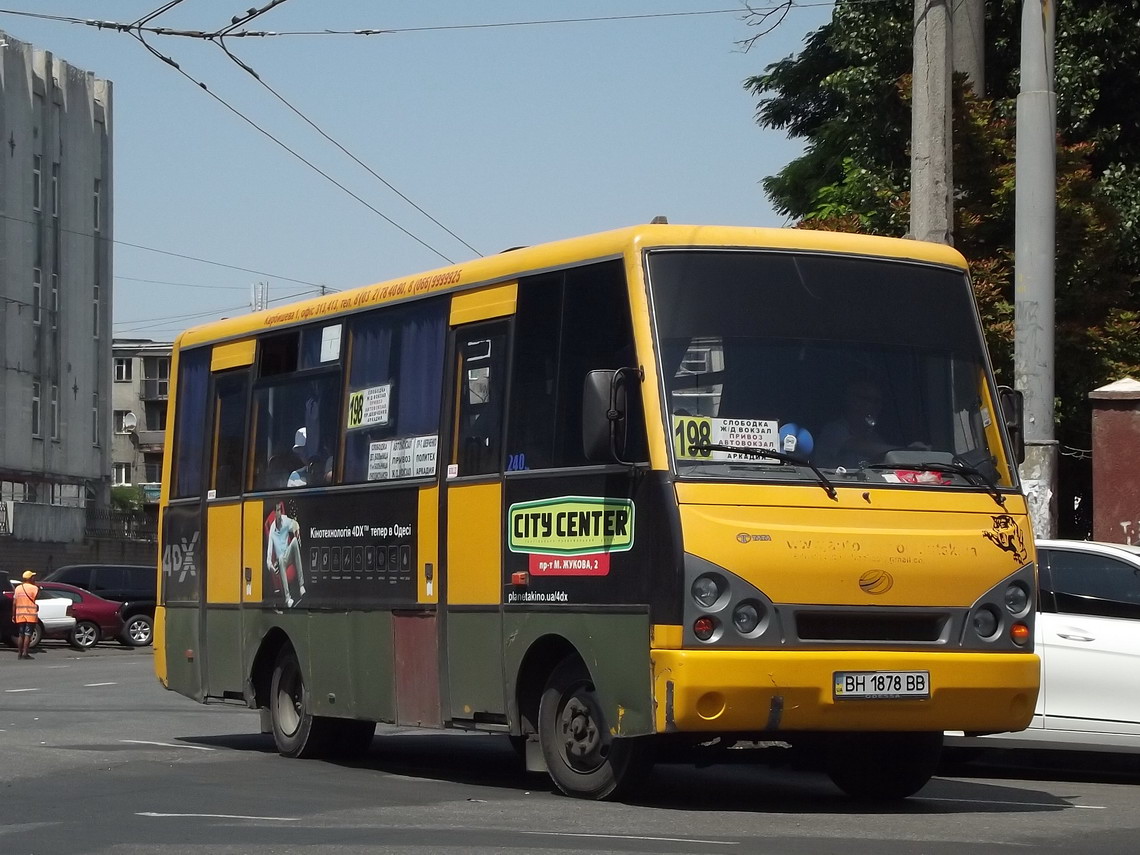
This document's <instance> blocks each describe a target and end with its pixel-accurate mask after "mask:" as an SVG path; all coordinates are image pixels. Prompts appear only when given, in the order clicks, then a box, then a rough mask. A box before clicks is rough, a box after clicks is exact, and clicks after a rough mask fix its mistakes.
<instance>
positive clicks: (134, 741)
mask: <svg viewBox="0 0 1140 855" xmlns="http://www.w3.org/2000/svg"><path fill="white" fill-rule="evenodd" d="M119 742H129V743H130V744H131V745H158V746H161V747H162V748H190V749H192V750H194V751H214V750H216V749H214V748H207V747H206V746H205V745H178V744H176V743H173V742H151V741H149V740H146V739H120V740H119ZM191 815H192V814H187V816H191ZM171 816H174V814H171Z"/></svg>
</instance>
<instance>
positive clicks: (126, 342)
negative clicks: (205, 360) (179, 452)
mask: <svg viewBox="0 0 1140 855" xmlns="http://www.w3.org/2000/svg"><path fill="white" fill-rule="evenodd" d="M172 346H173V345H172V343H171V342H168V341H151V340H150V339H128V338H117V339H115V340H114V344H113V347H112V357H111V359H112V371H111V377H112V380H111V408H112V409H111V429H112V439H111V483H112V485H113V486H116V487H138V488H139V492H138V496H139V499H140V500H141V501H142V502H143V503H144V504H148V505H153V504H155V503H157V502H158V491H159V487H160V486H161V481H162V451H163V446H164V445H165V437H166V399H167V397H168V396H169V393H170V353H171V349H172Z"/></svg>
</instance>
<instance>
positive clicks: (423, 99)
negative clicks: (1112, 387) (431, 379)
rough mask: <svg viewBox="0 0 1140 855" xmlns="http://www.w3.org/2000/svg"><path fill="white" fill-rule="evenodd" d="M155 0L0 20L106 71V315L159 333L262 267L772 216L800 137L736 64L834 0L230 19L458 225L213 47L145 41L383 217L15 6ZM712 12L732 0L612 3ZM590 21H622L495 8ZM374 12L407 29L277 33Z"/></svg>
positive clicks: (337, 265)
mask: <svg viewBox="0 0 1140 855" xmlns="http://www.w3.org/2000/svg"><path fill="white" fill-rule="evenodd" d="M269 1H270V0H253V2H252V3H251V2H250V0H183V2H181V3H178V4H177V5H176V7H175V8H172V9H170V10H169V11H167V12H165V13H164V14H162V15H161V16H159V17H158V18H156V19H155V20H153V21H152V22H151V25H158V26H164V27H171V28H178V29H188V30H204V31H216V30H218V29H220V28H222V27H224V26H226V25H228V24H229V22H230V19H231V18H232V17H233V16H234V15H237V14H242V13H244V12H245V10H247V9H249V8H251V6H256V7H258V8H261V7H263V6H265V5H266V4H267V3H268V2H269ZM776 2H777V0H753V2H752V4H751V5H752V6H753V8H756V9H762V8H765V7H766V6H769V5H775V4H776ZM164 5H167V4H166V3H163V2H160V0H0V8H3V9H4V10H8V11H5V12H0V29H3V30H4V31H5V32H7V33H9V34H10V35H12V36H14V37H15V38H17V39H19V40H21V41H25V42H30V43H32V44H34V45H35V46H36V47H38V48H42V49H46V50H50V51H52V52H53V53H54V54H55V55H56V56H58V57H59V58H61V59H63V60H66V61H67V62H69V63H71V64H72V65H75V66H78V67H79V68H82V69H84V70H86V71H91V72H93V73H95V74H96V75H97V76H99V77H102V78H106V79H109V80H111V81H113V83H114V119H113V133H114V153H115V156H114V160H115V163H114V169H115V174H114V210H115V223H114V228H115V231H114V236H115V239H116V241H117V243H116V245H115V257H114V267H115V292H114V324H115V335H116V336H117V337H143V338H154V339H171V338H173V337H174V336H175V335H176V334H177V332H178V331H179V330H181V329H183V328H184V327H186V326H190V325H193V324H195V323H199V322H201V321H205V320H211V319H214V318H218V317H224V316H232V315H234V314H237V313H240V312H242V311H248V309H249V303H250V289H251V286H252V284H253V283H255V282H268V283H269V294H270V298H271V300H273V301H274V303H275V304H277V303H279V302H282V301H284V300H285V299H286V298H287V297H290V296H292V295H298V294H306V295H307V294H312V293H316V289H317V287H318V286H322V285H323V286H327V287H328V288H336V289H346V288H352V287H356V286H358V285H365V284H368V283H371V282H376V281H380V280H383V279H389V278H392V277H397V276H402V275H405V274H409V273H413V272H417V271H421V270H427V269H431V268H435V267H439V266H441V265H445V264H447V263H448V262H447V261H445V259H444V257H446V259H450V260H451V261H456V262H458V261H463V260H466V259H469V258H472V257H474V256H475V255H476V254H477V253H479V254H483V255H487V254H491V253H495V252H498V251H501V250H503V249H505V248H507V247H511V246H518V245H523V244H534V243H540V242H543V241H547V240H555V239H559V238H563V237H570V236H573V235H578V234H587V233H590V232H596V231H603V230H606V229H610V228H616V227H620V226H625V225H630V224H633V223H638V222H648V221H649V220H650V219H652V218H653V217H654V216H657V215H664V216H667V217H668V218H669V221H670V222H674V223H723V224H732V225H758V226H780V225H783V224H784V223H783V222H782V220H781V218H780V217H779V216H777V215H776V214H775V213H774V212H773V211H772V209H771V206H770V205H769V203H768V200H767V198H766V197H765V195H764V192H763V188H762V187H761V186H760V183H759V182H760V181H761V180H762V179H763V178H764V177H765V176H767V175H770V174H772V173H774V172H776V171H778V170H779V169H780V168H782V167H783V165H784V164H785V163H787V162H788V160H790V159H791V158H793V157H795V156H796V155H797V154H798V153H799V151H800V147H799V145H798V143H795V142H792V141H789V140H787V139H786V138H785V137H784V136H783V134H781V133H776V132H772V131H766V130H761V129H760V128H759V127H758V126H757V125H756V124H755V121H754V113H755V108H756V104H755V99H754V98H753V97H752V96H751V95H749V94H748V93H747V92H746V91H745V90H744V88H743V85H742V83H743V81H744V79H745V78H746V77H748V76H749V75H751V74H756V73H759V72H761V71H762V70H763V69H764V68H765V66H767V65H768V64H770V63H772V62H775V61H777V60H779V59H782V58H784V57H786V56H789V55H791V54H793V53H797V52H798V51H799V50H800V48H801V46H802V43H803V39H804V36H805V35H806V34H807V33H809V32H810V31H812V30H814V29H816V28H817V27H819V26H820V25H822V24H823V23H825V22H826V21H827V20H828V19H829V17H830V14H831V4H830V3H829V2H823V0H797V6H796V8H793V9H792V10H791V11H790V12H789V14H788V15H787V16H786V17H785V18H784V20H783V21H782V23H780V25H779V26H778V27H776V28H775V29H774V30H773V31H772V32H770V33H768V34H767V35H765V36H763V37H762V38H760V39H759V40H757V41H756V42H755V44H754V45H753V46H752V48H751V50H750V51H748V52H747V53H746V52H743V51H742V50H741V48H740V46H739V42H740V41H741V40H743V39H747V38H748V37H750V36H752V35H755V34H756V32H757V29H756V28H753V27H749V26H748V25H747V24H746V23H745V21H744V20H743V4H741V3H740V2H739V0H722V2H719V3H718V2H717V0H544V2H541V3H538V2H533V0H532V1H531V2H523V0H487V2H482V3H472V2H460V0H288V2H285V3H283V4H281V5H280V6H278V7H277V8H274V9H272V10H271V11H269V12H267V13H266V14H264V15H262V16H261V17H259V18H257V19H256V20H255V21H253V22H251V23H250V24H248V25H246V26H244V27H241V28H239V30H240V29H248V30H256V31H265V30H270V31H273V32H278V33H282V35H279V36H276V37H265V38H240V39H239V38H234V39H228V40H227V42H226V44H227V45H228V46H229V48H230V49H231V51H232V52H233V53H234V55H235V56H237V57H239V58H240V59H241V60H242V61H244V62H245V63H246V64H247V65H249V66H250V67H251V68H252V69H254V70H255V71H256V72H257V73H258V75H259V76H260V77H261V79H262V80H263V81H264V82H265V83H266V84H268V85H269V86H270V87H272V88H273V90H275V91H276V92H277V93H278V94H279V95H280V96H281V97H282V98H284V99H285V100H286V101H288V102H289V104H291V105H292V106H293V107H295V108H296V109H297V110H298V111H300V113H302V114H304V116H306V117H307V118H308V119H309V120H310V121H311V122H313V123H314V124H315V125H317V126H318V127H319V128H320V130H321V131H323V132H324V133H325V134H327V135H328V136H329V137H331V138H332V139H334V140H335V141H336V142H337V143H339V144H340V145H341V146H343V147H344V148H345V149H347V150H348V151H349V152H351V153H352V154H353V155H354V156H355V157H356V158H358V159H359V160H360V161H361V162H363V163H364V164H365V165H367V167H368V168H369V169H371V170H372V171H373V172H375V173H376V174H377V175H379V176H381V177H382V178H383V179H384V180H385V181H387V182H388V183H389V184H391V185H392V186H393V187H394V188H396V190H397V191H399V193H401V194H403V195H404V196H406V197H407V198H408V199H410V200H411V201H412V202H413V203H415V205H416V206H418V207H419V208H420V209H422V211H423V212H426V213H427V214H428V215H430V217H431V218H434V219H435V220H437V221H438V222H439V223H440V224H442V226H444V227H446V229H445V228H441V227H440V226H439V225H437V224H436V223H433V222H432V220H431V219H429V218H428V217H427V216H425V214H424V213H422V212H421V211H420V210H417V209H416V207H414V206H413V205H411V204H409V203H408V202H407V201H405V200H404V199H402V198H401V197H400V196H399V195H397V193H395V192H393V191H392V190H391V189H389V187H386V186H385V185H384V184H383V183H381V182H380V181H379V180H377V179H376V178H375V177H373V175H371V174H369V172H368V171H366V170H365V169H364V168H362V167H361V166H360V165H358V164H356V163H354V162H353V161H352V160H351V159H350V158H349V157H347V156H346V155H345V154H344V153H342V152H341V151H339V150H338V149H337V148H336V146H334V145H333V144H332V143H330V142H329V141H327V140H326V139H324V138H322V136H321V135H320V134H319V133H318V132H317V131H316V130H314V129H313V128H312V127H311V126H310V125H308V124H306V123H305V121H304V120H303V119H302V118H300V117H298V116H297V114H296V113H294V112H292V111H291V110H290V109H289V107H287V106H286V105H284V104H283V103H282V102H281V101H279V100H278V99H277V98H275V97H274V95H273V94H272V93H271V92H270V91H268V90H267V89H266V88H265V87H263V86H262V85H261V84H259V83H258V82H257V81H256V80H254V79H253V78H252V77H251V76H250V75H249V74H248V73H246V72H245V71H243V70H241V69H240V68H239V67H238V66H237V65H236V64H235V63H234V62H232V61H231V60H230V59H229V58H227V57H226V55H225V54H224V53H223V52H222V51H221V50H220V49H219V48H218V47H217V46H215V45H213V44H210V43H207V42H203V41H200V40H192V39H186V38H176V37H172V36H159V35H155V36H151V37H149V38H148V42H149V44H150V45H151V46H152V47H153V48H154V49H155V50H157V51H158V52H160V53H162V54H164V55H166V56H168V57H171V58H173V59H174V60H175V61H177V62H178V64H179V65H180V66H181V68H182V69H183V70H184V71H185V72H186V73H187V74H189V75H191V76H192V77H194V78H195V79H196V80H198V81H201V82H203V83H205V84H206V85H207V86H208V87H209V89H210V91H211V92H213V93H215V94H216V95H217V96H219V97H220V98H223V99H225V101H227V102H228V103H229V104H231V105H232V106H233V108H234V109H235V110H237V111H238V112H239V113H241V114H242V115H244V116H246V117H248V118H249V119H250V120H252V121H253V122H256V123H257V124H258V125H260V126H261V127H262V128H264V129H265V130H266V131H267V132H269V133H270V134H272V135H273V136H274V137H276V138H277V139H279V140H281V141H282V142H284V143H285V144H287V145H288V146H289V147H290V148H292V149H293V150H294V151H295V152H297V153H298V154H299V155H301V156H302V157H304V158H305V159H306V160H308V161H309V162H310V163H312V164H313V165H314V166H315V167H317V168H319V169H321V170H323V171H324V172H326V173H327V174H328V175H330V176H331V177H332V178H334V179H336V180H337V181H338V182H340V183H341V184H342V185H344V186H345V187H346V188H348V189H349V190H351V191H352V192H353V193H355V194H356V195H357V196H359V197H360V198H361V199H363V200H364V202H367V204H368V205H370V206H371V207H372V208H374V209H375V210H376V211H378V212H380V213H379V214H378V213H376V212H374V211H373V210H370V209H369V208H368V207H366V206H365V205H364V204H362V203H361V202H360V201H358V200H357V199H354V198H353V197H352V196H351V195H349V194H348V193H346V192H345V191H344V190H342V189H339V188H338V187H336V186H334V185H333V184H332V183H330V182H329V181H328V180H327V179H325V178H323V177H321V175H319V174H318V173H317V172H315V171H314V170H313V169H312V168H310V167H309V166H306V165H305V164H304V163H302V162H301V161H300V160H298V159H296V158H295V157H294V156H293V155H291V154H289V153H288V152H286V151H285V150H284V149H282V148H281V147H279V146H278V145H277V144H276V143H274V142H273V141H272V140H271V139H270V138H268V137H267V136H265V135H263V134H262V133H260V132H259V131H257V130H256V129H255V128H253V127H251V126H250V125H249V124H247V123H246V122H245V121H243V120H242V119H241V118H240V117H239V116H238V115H235V113H233V112H231V111H230V110H228V109H227V108H226V107H225V106H223V105H222V104H220V103H219V102H218V101H216V100H215V99H214V98H212V97H210V95H209V94H207V93H206V92H203V91H202V90H201V89H200V88H198V87H197V86H196V85H194V83H192V82H191V81H189V80H187V79H186V77H184V76H182V75H181V74H180V73H179V72H178V71H176V70H174V69H173V68H171V67H170V66H168V65H166V64H165V63H163V62H162V61H161V60H160V59H158V58H156V57H155V56H153V55H152V54H151V53H149V52H148V51H147V49H146V48H145V47H144V46H143V45H142V44H141V43H140V42H139V41H138V40H137V39H135V38H134V37H132V36H130V35H128V34H125V33H121V32H115V31H114V30H110V29H102V30H100V29H96V28H94V27H89V26H82V25H76V24H70V23H65V22H57V21H48V20H39V19H34V18H29V17H22V16H17V15H13V14H10V12H11V11H13V10H23V11H30V12H34V13H37V14H47V15H60V16H74V17H79V18H83V19H98V20H109V21H116V22H120V23H133V22H134V21H136V20H138V19H140V18H142V17H143V16H145V15H147V14H148V13H150V12H151V11H153V10H155V9H157V8H161V6H164ZM716 10H728V11H722V12H720V13H718V14H684V15H681V14H674V15H671V16H668V17H639V18H630V19H626V20H621V19H619V18H620V17H621V16H660V15H663V14H667V13H694V12H713V11H716ZM580 18H610V20H597V21H582V22H568V23H534V24H520V25H518V26H490V25H496V24H504V23H511V22H541V21H553V20H557V19H561V20H565V19H580ZM360 29H384V30H389V31H395V32H387V33H383V34H376V35H331V34H330V35H286V33H289V32H297V31H309V32H312V31H324V30H360ZM380 214H383V215H384V216H386V217H388V218H390V219H391V220H392V221H394V222H395V223H396V224H398V225H399V227H400V228H397V226H395V225H393V224H392V223H390V222H388V221H386V220H385V219H384V218H383V217H382V216H380ZM401 228H402V229H405V230H406V231H407V232H408V233H410V235H411V236H410V235H409V234H406V233H405V232H404V231H401ZM447 230H450V231H451V232H452V233H454V235H457V236H458V238H460V239H462V242H461V241H460V240H457V239H456V237H453V236H452V235H451V234H449V233H448V231H447ZM421 241H422V243H421ZM464 242H466V244H469V245H470V246H471V247H473V248H474V251H473V250H472V249H470V248H468V246H465V245H464ZM127 244H136V245H140V246H145V247H150V248H153V249H157V250H163V251H164V252H165V253H175V254H178V255H185V256H193V257H194V258H198V259H205V260H208V261H212V262H217V263H218V264H206V263H202V262H199V261H190V260H188V259H184V258H178V257H175V256H174V255H168V254H163V253H158V252H152V251H148V250H144V249H139V248H136V247H132V246H128V245H127ZM425 244H426V246H425ZM219 265H231V266H233V267H240V268H247V269H248V270H249V271H256V272H247V271H243V270H235V269H232V267H225V266H219ZM140 280H145V281H140ZM291 280H293V281H291Z"/></svg>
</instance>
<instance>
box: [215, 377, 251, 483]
mask: <svg viewBox="0 0 1140 855" xmlns="http://www.w3.org/2000/svg"><path fill="white" fill-rule="evenodd" d="M247 388H248V372H247V371H246V370H245V369H241V370H239V371H237V372H232V373H228V374H222V375H220V376H215V378H214V398H215V404H214V406H215V412H214V431H215V434H214V437H215V443H214V448H215V452H214V453H215V458H214V477H213V481H212V482H211V485H210V486H211V488H212V489H213V490H214V492H215V495H217V496H218V497H222V496H236V495H238V494H239V493H241V491H242V486H243V484H242V471H243V469H242V451H243V450H244V445H245V408H246V390H247Z"/></svg>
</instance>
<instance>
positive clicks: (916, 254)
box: [175, 223, 966, 349]
mask: <svg viewBox="0 0 1140 855" xmlns="http://www.w3.org/2000/svg"><path fill="white" fill-rule="evenodd" d="M653 247H672V248H687V247H741V248H757V249H777V250H799V251H806V252H834V253H842V254H845V255H867V256H874V257H879V258H892V259H897V260H900V261H917V262H923V263H927V264H939V265H945V266H950V267H958V268H961V269H963V270H965V269H966V260H965V259H964V258H963V257H962V255H961V253H959V252H958V251H957V250H955V249H953V248H952V247H949V246H944V245H942V244H936V243H924V242H921V241H914V240H905V239H901V238H888V237H876V236H870V235H857V234H848V233H844V232H822V231H811V230H808V229H769V228H752V227H745V226H701V225H670V224H657V223H654V224H645V225H637V226H628V227H626V228H621V229H614V230H613V231H608V232H600V233H598V234H592V235H585V236H583V237H575V238H569V239H566V240H560V241H554V242H552V243H545V244H538V245H535V246H528V247H521V248H519V249H513V250H510V251H507V252H501V253H498V254H496V255H489V256H486V257H484V258H476V259H473V260H471V261H465V262H461V263H459V264H453V265H451V266H449V267H440V268H437V269H435V270H429V271H426V272H423V273H416V274H413V275H410V276H405V277H401V278H398V279H390V280H387V281H384V282H378V283H376V284H373V285H365V286H362V287H359V288H354V289H352V290H348V291H338V292H336V293H335V294H328V295H324V296H320V297H314V298H311V299H308V300H302V301H299V302H294V303H290V304H288V305H286V306H280V307H275V308H272V309H267V310H265V311H260V312H253V313H250V314H246V315H239V316H237V317H234V318H226V319H224V320H220V321H215V322H212V323H209V324H203V325H200V326H196V327H193V328H191V329H189V330H187V331H186V332H184V333H182V335H180V336H179V337H178V339H177V341H176V342H175V349H181V348H186V347H194V346H196V345H199V344H205V343H207V342H214V341H221V340H225V339H232V338H240V337H244V336H248V335H253V334H256V333H258V332H261V331H263V330H266V329H272V328H274V327H278V326H291V325H293V324H299V323H307V322H311V321H316V320H319V319H321V318H331V317H334V316H336V315H341V314H345V313H349V312H353V311H357V310H360V309H363V308H367V307H373V306H379V305H383V304H386V303H395V302H402V301H405V300H408V299H411V298H416V297H425V296H428V295H429V294H441V293H445V292H449V291H461V290H466V289H468V288H475V287H479V286H483V285H490V284H494V283H496V282H504V281H509V280H511V279H515V278H517V277H519V276H525V275H529V274H534V273H538V272H542V271H545V270H553V269H558V268H561V267H566V266H569V265H572V264H576V263H582V262H587V261H590V260H596V259H602V258H616V257H619V256H621V255H624V254H625V253H628V252H636V251H640V250H643V249H649V248H653Z"/></svg>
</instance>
